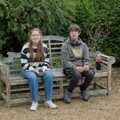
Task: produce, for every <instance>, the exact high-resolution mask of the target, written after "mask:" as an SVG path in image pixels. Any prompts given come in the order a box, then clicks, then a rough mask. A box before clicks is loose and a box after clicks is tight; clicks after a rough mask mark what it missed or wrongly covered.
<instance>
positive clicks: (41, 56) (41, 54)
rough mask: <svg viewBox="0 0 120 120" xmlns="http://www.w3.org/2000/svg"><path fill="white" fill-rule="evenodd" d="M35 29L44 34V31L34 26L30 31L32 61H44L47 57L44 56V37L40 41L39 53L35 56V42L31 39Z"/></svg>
mask: <svg viewBox="0 0 120 120" xmlns="http://www.w3.org/2000/svg"><path fill="white" fill-rule="evenodd" d="M33 31H38V32H39V34H40V35H41V36H42V31H41V30H40V29H39V28H33V29H32V30H31V31H30V33H29V52H30V61H43V60H44V59H45V56H44V47H43V42H42V37H41V40H40V41H39V42H38V45H37V53H36V56H35V58H34V56H33V53H34V52H33V42H32V40H31V39H30V36H31V34H32V32H33Z"/></svg>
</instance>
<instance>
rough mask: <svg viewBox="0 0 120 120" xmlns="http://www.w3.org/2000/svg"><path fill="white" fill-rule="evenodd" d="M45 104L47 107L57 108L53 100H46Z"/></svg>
mask: <svg viewBox="0 0 120 120" xmlns="http://www.w3.org/2000/svg"><path fill="white" fill-rule="evenodd" d="M45 106H47V107H49V108H51V109H55V108H57V105H55V104H54V103H53V102H52V101H51V100H48V101H46V102H45Z"/></svg>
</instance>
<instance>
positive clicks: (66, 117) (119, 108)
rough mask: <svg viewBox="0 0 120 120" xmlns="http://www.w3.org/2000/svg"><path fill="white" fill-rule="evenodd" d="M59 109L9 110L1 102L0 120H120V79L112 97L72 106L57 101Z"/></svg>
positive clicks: (116, 80)
mask: <svg viewBox="0 0 120 120" xmlns="http://www.w3.org/2000/svg"><path fill="white" fill-rule="evenodd" d="M56 104H57V105H58V106H59V107H58V109H54V110H51V109H49V108H46V107H45V106H44V105H43V104H40V105H39V108H38V110H37V111H36V112H31V111H30V110H29V107H30V105H27V104H24V105H18V106H16V107H11V108H7V107H5V105H4V104H3V102H2V101H1V102H0V120H120V79H115V80H114V82H113V84H112V95H111V96H102V97H100V96H99V97H92V98H91V99H90V100H89V101H88V102H83V101H82V100H80V99H78V98H77V99H74V100H73V101H72V103H71V104H69V105H68V104H65V103H63V101H56Z"/></svg>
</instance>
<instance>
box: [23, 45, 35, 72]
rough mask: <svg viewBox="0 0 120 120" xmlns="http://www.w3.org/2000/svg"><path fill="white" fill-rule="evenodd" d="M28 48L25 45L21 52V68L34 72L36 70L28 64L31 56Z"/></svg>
mask: <svg viewBox="0 0 120 120" xmlns="http://www.w3.org/2000/svg"><path fill="white" fill-rule="evenodd" d="M27 46H28V45H27V44H25V45H24V46H23V48H22V50H21V66H22V68H23V70H34V68H33V67H32V66H31V65H30V64H29V62H28V59H29V57H30V54H29V49H28V47H27Z"/></svg>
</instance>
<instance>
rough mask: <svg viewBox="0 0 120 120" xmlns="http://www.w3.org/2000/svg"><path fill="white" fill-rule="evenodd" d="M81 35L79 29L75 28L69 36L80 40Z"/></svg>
mask: <svg viewBox="0 0 120 120" xmlns="http://www.w3.org/2000/svg"><path fill="white" fill-rule="evenodd" d="M79 35H80V32H79V31H75V30H73V31H70V32H69V37H70V39H71V40H78V38H79Z"/></svg>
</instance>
